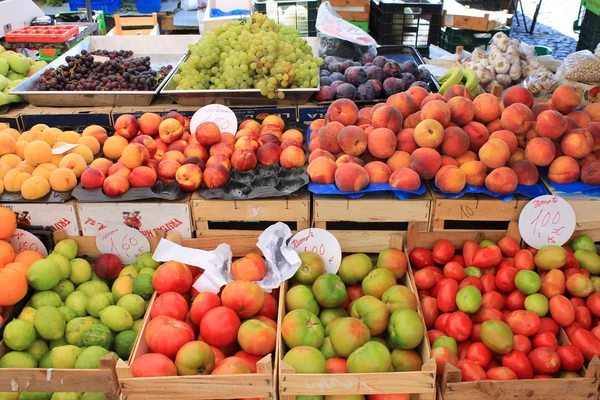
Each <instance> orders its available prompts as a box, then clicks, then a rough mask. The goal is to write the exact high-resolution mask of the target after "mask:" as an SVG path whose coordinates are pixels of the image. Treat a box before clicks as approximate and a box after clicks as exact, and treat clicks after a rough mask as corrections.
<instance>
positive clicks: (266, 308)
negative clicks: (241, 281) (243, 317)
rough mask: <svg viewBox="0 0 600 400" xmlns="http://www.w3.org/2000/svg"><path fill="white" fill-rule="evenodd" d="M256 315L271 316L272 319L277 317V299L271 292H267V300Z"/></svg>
mask: <svg viewBox="0 0 600 400" xmlns="http://www.w3.org/2000/svg"><path fill="white" fill-rule="evenodd" d="M255 315H256V316H260V315H263V316H265V317H269V318H271V319H272V320H276V319H277V300H275V297H273V296H272V295H270V294H269V293H265V300H264V303H263V306H262V307H261V309H260V310H258V312H257V313H256V314H255Z"/></svg>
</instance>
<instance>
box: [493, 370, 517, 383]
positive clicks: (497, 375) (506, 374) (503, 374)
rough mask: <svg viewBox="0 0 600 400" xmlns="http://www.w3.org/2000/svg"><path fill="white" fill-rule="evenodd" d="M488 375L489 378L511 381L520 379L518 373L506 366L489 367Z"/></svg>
mask: <svg viewBox="0 0 600 400" xmlns="http://www.w3.org/2000/svg"><path fill="white" fill-rule="evenodd" d="M487 377H488V379H490V380H494V381H510V380H515V379H519V378H518V377H517V374H515V372H514V371H513V370H512V369H510V368H506V367H495V368H490V369H488V370H487Z"/></svg>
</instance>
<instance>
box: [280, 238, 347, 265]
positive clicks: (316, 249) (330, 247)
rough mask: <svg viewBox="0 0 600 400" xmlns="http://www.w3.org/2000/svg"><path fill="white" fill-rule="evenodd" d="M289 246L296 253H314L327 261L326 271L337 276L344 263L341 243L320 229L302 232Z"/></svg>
mask: <svg viewBox="0 0 600 400" xmlns="http://www.w3.org/2000/svg"><path fill="white" fill-rule="evenodd" d="M289 246H290V247H291V248H292V249H293V250H294V251H295V252H296V253H302V252H305V251H312V252H313V253H317V254H319V255H320V256H321V257H323V261H325V270H326V271H327V272H329V273H331V274H335V273H336V272H337V271H338V269H339V268H340V263H341V262H342V248H341V247H340V242H338V240H337V239H336V238H335V236H333V235H332V234H331V233H330V232H327V231H326V230H324V229H319V228H310V229H305V230H303V231H300V232H298V233H296V235H294V237H293V238H292V240H290V243H289Z"/></svg>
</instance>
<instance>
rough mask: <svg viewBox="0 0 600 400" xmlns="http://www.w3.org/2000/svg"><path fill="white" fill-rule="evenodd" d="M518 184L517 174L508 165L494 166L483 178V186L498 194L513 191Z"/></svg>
mask: <svg viewBox="0 0 600 400" xmlns="http://www.w3.org/2000/svg"><path fill="white" fill-rule="evenodd" d="M518 184H519V179H518V178H517V174H516V173H515V171H513V170H512V169H510V168H508V167H500V168H496V169H494V170H492V171H491V172H490V173H489V174H488V176H486V178H485V187H486V188H488V190H490V191H491V192H494V193H498V194H508V193H513V192H514V191H515V190H516V189H517V186H518Z"/></svg>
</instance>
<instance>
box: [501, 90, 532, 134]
mask: <svg viewBox="0 0 600 400" xmlns="http://www.w3.org/2000/svg"><path fill="white" fill-rule="evenodd" d="M513 87H514V86H513ZM525 90H527V89H525ZM527 92H529V91H528V90H527ZM530 95H531V93H530ZM532 123H533V114H532V113H531V110H530V109H529V108H528V107H527V106H526V105H524V104H521V103H514V104H511V105H510V106H508V107H506V109H505V110H504V111H503V112H502V117H500V124H501V125H502V128H503V129H508V130H509V131H511V132H512V133H514V134H515V135H521V134H523V133H525V132H527V130H529V128H530V127H531V125H532Z"/></svg>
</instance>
